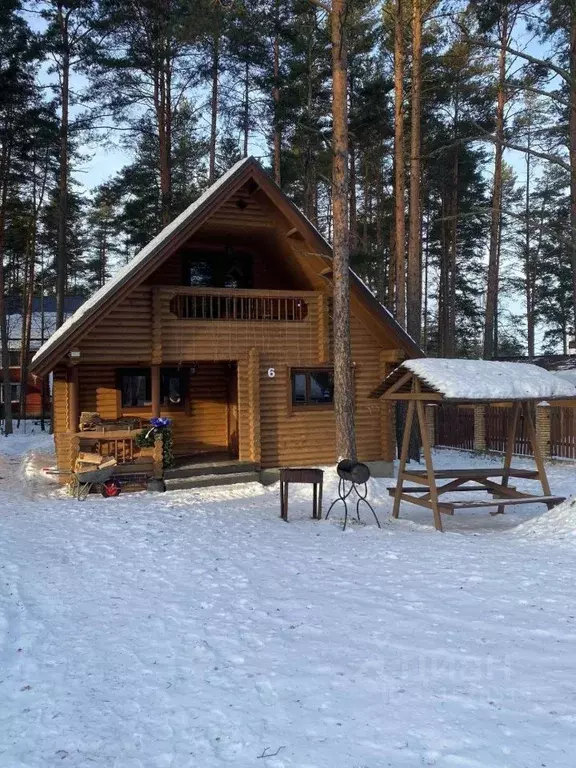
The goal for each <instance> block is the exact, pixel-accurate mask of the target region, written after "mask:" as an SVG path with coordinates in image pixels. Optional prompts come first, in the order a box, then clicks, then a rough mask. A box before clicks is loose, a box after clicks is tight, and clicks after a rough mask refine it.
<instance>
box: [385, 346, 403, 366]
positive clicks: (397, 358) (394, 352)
mask: <svg viewBox="0 0 576 768" xmlns="http://www.w3.org/2000/svg"><path fill="white" fill-rule="evenodd" d="M405 357H406V353H405V352H404V350H403V349H383V350H382V352H380V360H384V361H386V362H387V363H401V362H402V360H404V359H405Z"/></svg>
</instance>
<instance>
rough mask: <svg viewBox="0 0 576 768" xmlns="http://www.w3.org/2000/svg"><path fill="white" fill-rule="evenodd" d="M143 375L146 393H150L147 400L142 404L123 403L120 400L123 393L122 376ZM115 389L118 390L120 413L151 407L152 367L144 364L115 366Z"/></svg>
mask: <svg viewBox="0 0 576 768" xmlns="http://www.w3.org/2000/svg"><path fill="white" fill-rule="evenodd" d="M142 375H144V376H145V377H146V394H149V395H150V400H149V402H145V403H143V404H142V405H124V403H123V402H122V393H123V387H122V379H123V378H124V376H142ZM116 390H117V392H118V406H119V410H120V413H124V412H125V411H131V412H134V411H143V410H146V409H151V408H152V369H151V368H150V367H146V366H144V365H142V366H131V367H127V368H117V369H116Z"/></svg>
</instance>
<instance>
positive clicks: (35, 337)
mask: <svg viewBox="0 0 576 768" xmlns="http://www.w3.org/2000/svg"><path fill="white" fill-rule="evenodd" d="M85 300H86V299H85V297H84V296H67V297H66V299H65V302H64V313H65V317H66V318H68V317H70V316H71V315H72V314H73V313H74V312H75V311H76V310H77V309H78V307H80V305H81V304H82V303H83V302H84V301H85ZM6 311H7V317H6V324H7V328H8V346H9V357H10V380H11V382H12V383H11V384H10V400H11V402H12V414H13V415H14V416H16V417H17V416H18V415H19V413H20V392H21V388H22V382H21V375H20V374H21V369H20V365H21V359H22V297H21V296H8V297H6ZM55 330H56V299H55V298H54V297H53V296H50V297H35V298H34V299H33V300H32V321H31V329H30V356H33V355H34V354H35V352H37V351H38V350H39V349H40V347H41V346H42V344H44V342H45V341H47V340H48V339H49V338H50V336H51V335H52V334H53V333H54V331H55ZM1 365H2V363H1V358H0V371H1V370H2V368H1ZM27 381H28V384H27V387H26V415H27V416H30V417H32V418H37V417H39V416H41V414H42V412H44V414H45V415H46V414H48V413H49V411H50V389H49V387H48V386H46V385H44V386H43V385H42V381H41V379H40V378H39V377H38V376H36V375H33V374H29V375H28V377H27ZM4 398H5V393H4V385H3V383H1V382H0V410H1V412H2V413H3V410H4Z"/></svg>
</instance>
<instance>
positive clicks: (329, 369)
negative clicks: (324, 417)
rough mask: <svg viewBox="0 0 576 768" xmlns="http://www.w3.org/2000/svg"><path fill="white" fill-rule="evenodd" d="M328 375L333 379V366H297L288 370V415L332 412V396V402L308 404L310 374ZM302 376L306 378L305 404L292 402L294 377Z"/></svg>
mask: <svg viewBox="0 0 576 768" xmlns="http://www.w3.org/2000/svg"><path fill="white" fill-rule="evenodd" d="M317 372H319V373H330V374H332V378H334V366H333V365H298V366H293V367H289V368H288V410H289V413H300V412H301V411H333V410H334V394H332V400H331V401H329V402H323V403H314V402H310V374H312V373H317ZM297 374H304V375H305V376H306V402H305V403H295V402H294V376H295V375H297Z"/></svg>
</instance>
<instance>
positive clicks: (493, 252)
mask: <svg viewBox="0 0 576 768" xmlns="http://www.w3.org/2000/svg"><path fill="white" fill-rule="evenodd" d="M507 45H508V11H507V9H506V8H504V10H503V12H502V20H501V22H500V54H499V58H498V101H497V106H496V130H495V136H496V145H495V150H494V182H493V190H492V214H491V222H490V248H489V252H488V283H487V287H486V314H485V317H484V357H485V358H486V359H488V360H489V359H490V358H492V357H494V355H495V352H496V350H495V345H494V322H495V316H496V300H497V292H498V242H499V240H500V237H501V232H500V211H501V210H502V165H503V155H504V147H503V144H502V142H503V141H504V108H505V106H506V94H505V90H504V89H505V85H506V47H507Z"/></svg>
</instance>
